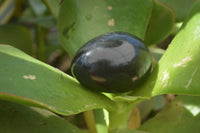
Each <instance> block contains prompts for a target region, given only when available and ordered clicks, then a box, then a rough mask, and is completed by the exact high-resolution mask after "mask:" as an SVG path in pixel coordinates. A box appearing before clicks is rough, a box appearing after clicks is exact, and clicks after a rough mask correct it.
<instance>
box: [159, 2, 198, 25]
mask: <svg viewBox="0 0 200 133" xmlns="http://www.w3.org/2000/svg"><path fill="white" fill-rule="evenodd" d="M158 1H160V2H162V3H164V4H166V5H168V6H169V7H170V8H172V9H173V10H174V12H175V16H176V21H177V22H180V21H184V19H185V18H186V17H187V15H188V13H189V11H190V10H191V8H192V5H193V4H194V2H196V1H197V0H184V1H183V0H158Z"/></svg>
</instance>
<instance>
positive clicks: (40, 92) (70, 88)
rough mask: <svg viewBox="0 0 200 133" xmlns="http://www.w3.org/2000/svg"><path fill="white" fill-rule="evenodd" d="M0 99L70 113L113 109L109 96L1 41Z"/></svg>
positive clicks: (60, 112)
mask: <svg viewBox="0 0 200 133" xmlns="http://www.w3.org/2000/svg"><path fill="white" fill-rule="evenodd" d="M0 60H1V63H0V73H1V76H0V84H1V86H0V99H4V100H8V101H13V102H17V103H22V104H26V105H31V106H38V107H42V108H45V109H48V110H51V111H53V112H56V113H58V114H62V115H70V114H76V113H79V112H83V111H86V110H91V109H95V108H106V109H113V108H115V104H114V103H113V102H112V101H111V100H110V99H108V98H107V97H106V96H104V95H102V94H100V93H98V92H92V91H89V90H87V89H85V88H84V87H82V86H81V85H80V84H79V83H78V82H77V81H76V80H75V79H73V78H72V77H70V76H68V75H66V74H65V73H63V72H61V71H59V70H57V69H55V68H53V67H51V66H49V65H47V64H45V63H42V62H40V61H38V60H36V59H34V58H32V57H30V56H28V55H26V54H25V53H23V52H21V51H19V50H17V49H15V48H13V47H11V46H7V45H0Z"/></svg>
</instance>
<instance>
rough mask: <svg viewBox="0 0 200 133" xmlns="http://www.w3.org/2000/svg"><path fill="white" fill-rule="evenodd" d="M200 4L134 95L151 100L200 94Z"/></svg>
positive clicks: (194, 8)
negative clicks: (176, 95)
mask: <svg viewBox="0 0 200 133" xmlns="http://www.w3.org/2000/svg"><path fill="white" fill-rule="evenodd" d="M199 25H200V2H197V3H196V4H195V6H194V7H193V10H192V11H191V13H190V15H189V17H188V18H187V21H186V22H185V23H184V25H183V27H182V28H181V30H180V31H179V33H178V34H177V35H176V36H175V38H174V39H173V41H172V43H171V44H170V46H169V47H168V49H167V50H166V52H165V53H164V55H163V56H162V58H161V59H160V60H159V63H158V65H157V66H156V67H155V68H154V71H153V72H151V73H150V74H149V76H148V77H147V78H146V79H145V80H144V84H142V85H141V86H140V87H138V88H137V90H135V91H134V92H133V93H131V95H134V96H144V97H148V96H149V97H150V96H155V95H160V94H184V95H200V90H199V78H200V69H199V65H200V64H199V63H200V62H199V60H200V57H199V53H200V36H199V34H200V28H199Z"/></svg>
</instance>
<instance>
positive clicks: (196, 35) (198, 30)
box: [193, 26, 200, 40]
mask: <svg viewBox="0 0 200 133" xmlns="http://www.w3.org/2000/svg"><path fill="white" fill-rule="evenodd" d="M193 35H194V40H197V39H199V38H200V26H197V27H196V28H195V30H194V31H193Z"/></svg>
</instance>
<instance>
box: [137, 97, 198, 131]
mask: <svg viewBox="0 0 200 133" xmlns="http://www.w3.org/2000/svg"><path fill="white" fill-rule="evenodd" d="M199 100H200V97H192V96H178V97H177V98H176V99H175V100H174V101H173V102H172V103H170V104H169V105H168V106H166V107H165V108H164V109H163V110H162V111H161V112H160V113H158V114H157V115H156V116H155V117H154V118H152V119H150V120H149V121H147V122H146V123H144V125H142V126H141V127H140V128H139V130H142V131H147V132H152V133H190V132H191V133H198V132H199V123H200V106H199Z"/></svg>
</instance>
